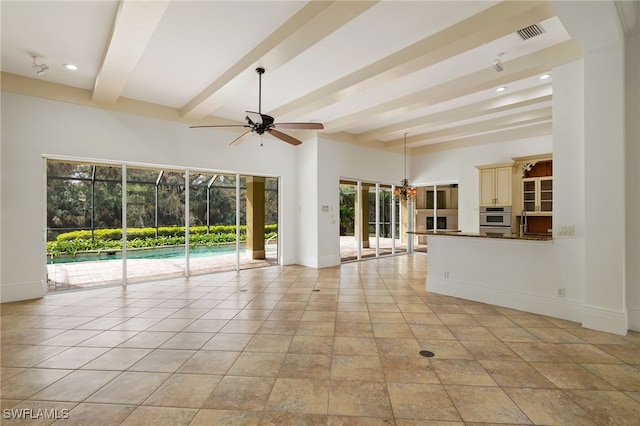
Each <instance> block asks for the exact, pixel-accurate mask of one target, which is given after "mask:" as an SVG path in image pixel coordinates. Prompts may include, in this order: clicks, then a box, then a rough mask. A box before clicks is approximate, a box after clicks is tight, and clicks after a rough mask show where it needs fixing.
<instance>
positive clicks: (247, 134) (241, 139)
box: [229, 130, 253, 146]
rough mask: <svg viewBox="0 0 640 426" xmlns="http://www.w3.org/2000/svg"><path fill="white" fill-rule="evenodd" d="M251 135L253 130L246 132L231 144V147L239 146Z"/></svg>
mask: <svg viewBox="0 0 640 426" xmlns="http://www.w3.org/2000/svg"><path fill="white" fill-rule="evenodd" d="M251 133H253V132H252V131H251V130H247V131H246V132H244V133H243V134H241V135H240V136H238V137H237V138H236V139H235V140H234V141H233V142H231V143H230V144H229V146H234V145H238V144H239V143H240V142H242V141H243V140H245V139H247V138H248V137H249V136H251Z"/></svg>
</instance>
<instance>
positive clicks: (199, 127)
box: [189, 124, 249, 129]
mask: <svg viewBox="0 0 640 426" xmlns="http://www.w3.org/2000/svg"><path fill="white" fill-rule="evenodd" d="M204 127H249V126H247V125H246V124H217V125H211V126H189V128H190V129H201V128H204Z"/></svg>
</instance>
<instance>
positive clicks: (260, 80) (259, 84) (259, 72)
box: [256, 67, 264, 114]
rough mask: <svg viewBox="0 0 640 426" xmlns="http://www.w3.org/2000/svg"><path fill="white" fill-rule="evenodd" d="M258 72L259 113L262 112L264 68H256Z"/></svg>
mask: <svg viewBox="0 0 640 426" xmlns="http://www.w3.org/2000/svg"><path fill="white" fill-rule="evenodd" d="M256 72H257V73H258V114H262V74H264V68H262V67H258V68H256Z"/></svg>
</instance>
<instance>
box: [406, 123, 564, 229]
mask: <svg viewBox="0 0 640 426" xmlns="http://www.w3.org/2000/svg"><path fill="white" fill-rule="evenodd" d="M552 150H553V147H552V137H551V135H549V136H540V137H535V138H528V139H521V140H516V141H509V142H500V143H494V144H486V145H479V146H476V147H468V148H459V149H452V150H447V151H437V152H432V153H428V154H422V155H416V156H415V157H413V158H412V160H411V170H414V173H413V182H414V184H415V185H417V186H423V185H428V184H432V183H438V182H458V228H460V229H461V230H462V231H463V232H478V231H479V226H480V219H479V211H478V208H479V207H478V205H479V199H480V194H479V186H480V184H479V173H478V169H476V166H480V165H485V164H498V163H506V162H510V161H511V158H513V157H523V156H527V155H535V154H547V153H550V152H552Z"/></svg>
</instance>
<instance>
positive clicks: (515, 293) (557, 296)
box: [426, 232, 579, 319]
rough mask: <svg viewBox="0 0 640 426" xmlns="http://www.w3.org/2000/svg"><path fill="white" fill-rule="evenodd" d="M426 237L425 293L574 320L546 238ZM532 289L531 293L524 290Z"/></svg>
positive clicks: (440, 235)
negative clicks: (426, 268)
mask: <svg viewBox="0 0 640 426" xmlns="http://www.w3.org/2000/svg"><path fill="white" fill-rule="evenodd" d="M427 238H428V241H429V242H428V247H429V255H428V260H427V261H428V272H427V278H426V289H427V291H428V292H431V293H437V294H442V295H447V296H453V297H459V298H462V299H467V300H473V301H477V302H483V303H490V304H493V305H498V306H503V307H507V308H512V309H518V310H526V311H528V312H534V313H539V314H542V315H549V316H553V317H557V318H564V319H569V318H571V317H572V316H571V315H570V314H571V313H573V315H574V316H573V317H574V318H575V312H573V311H572V310H577V309H579V307H578V306H577V305H575V304H574V303H572V302H571V301H570V300H568V299H566V298H565V294H564V287H563V284H562V283H560V282H558V278H557V275H556V274H555V273H554V271H556V270H557V266H558V265H557V262H558V259H557V256H556V251H555V250H554V249H553V246H554V244H556V243H557V241H554V240H553V238H552V237H551V236H547V235H525V236H523V237H520V236H519V235H517V234H513V235H512V236H507V237H495V236H486V235H480V234H469V233H451V232H444V233H443V232H437V233H431V234H429V236H428V237H427ZM532 288H535V289H537V290H539V291H537V292H536V293H535V294H534V293H531V291H530V289H532Z"/></svg>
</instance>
